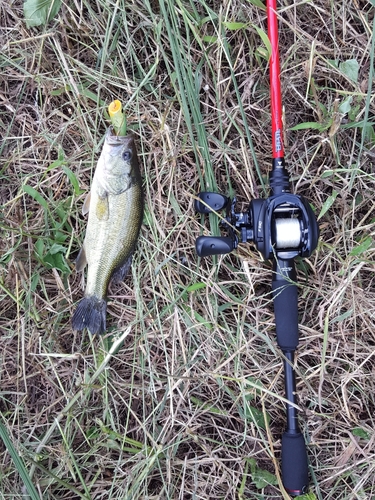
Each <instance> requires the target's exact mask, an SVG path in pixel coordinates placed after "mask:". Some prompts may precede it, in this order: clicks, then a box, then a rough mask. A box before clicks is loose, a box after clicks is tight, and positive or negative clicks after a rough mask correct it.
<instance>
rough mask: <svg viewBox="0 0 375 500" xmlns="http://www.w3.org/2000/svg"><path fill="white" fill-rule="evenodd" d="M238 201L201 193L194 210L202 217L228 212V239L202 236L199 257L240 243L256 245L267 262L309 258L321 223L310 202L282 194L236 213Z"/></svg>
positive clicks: (225, 221)
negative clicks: (276, 258)
mask: <svg viewBox="0 0 375 500" xmlns="http://www.w3.org/2000/svg"><path fill="white" fill-rule="evenodd" d="M235 206H236V199H235V198H234V199H233V201H231V200H230V199H229V198H227V197H226V196H224V195H222V194H220V193H211V192H201V193H199V195H198V199H197V200H195V210H196V211H197V212H199V213H201V214H209V213H210V212H212V211H214V212H218V211H220V210H223V209H225V208H226V209H227V215H226V217H225V218H224V219H222V221H221V226H222V227H223V229H225V231H226V233H227V236H199V237H198V238H197V240H196V251H197V254H198V255H199V256H200V257H207V256H208V255H219V254H226V253H229V252H231V251H232V250H234V249H235V248H237V245H238V243H239V242H241V243H246V242H253V243H254V244H255V246H256V248H257V249H258V250H259V252H260V253H261V254H262V255H263V257H264V258H265V259H270V258H272V257H275V256H276V257H278V258H280V259H283V260H289V259H293V258H294V257H297V256H300V257H309V256H310V255H311V253H312V252H313V251H314V249H315V248H316V245H317V243H318V237H319V229H318V224H317V222H316V218H315V214H314V212H313V211H312V209H311V207H310V205H309V203H308V202H307V201H306V200H305V199H304V198H303V197H302V196H299V195H295V194H291V193H286V192H283V193H280V194H277V195H274V196H270V197H269V198H267V199H264V200H259V199H258V200H252V201H251V202H250V205H249V209H248V211H247V212H243V213H239V212H235Z"/></svg>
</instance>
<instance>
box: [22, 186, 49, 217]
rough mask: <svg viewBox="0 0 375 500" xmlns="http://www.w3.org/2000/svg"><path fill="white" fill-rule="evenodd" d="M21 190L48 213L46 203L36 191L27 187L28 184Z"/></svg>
mask: <svg viewBox="0 0 375 500" xmlns="http://www.w3.org/2000/svg"><path fill="white" fill-rule="evenodd" d="M22 190H23V191H24V192H25V193H26V194H28V195H29V196H31V197H32V198H34V200H35V201H37V202H38V203H39V205H42V207H43V208H45V209H46V210H47V211H48V203H47V201H46V200H45V199H44V198H43V196H42V195H41V194H40V193H38V191H37V190H36V189H34V188H33V187H31V186H29V185H28V184H24V185H23V186H22Z"/></svg>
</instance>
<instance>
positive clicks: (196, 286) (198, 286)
mask: <svg viewBox="0 0 375 500" xmlns="http://www.w3.org/2000/svg"><path fill="white" fill-rule="evenodd" d="M206 286H207V285H206V283H202V282H201V281H200V282H198V283H193V284H192V285H190V286H188V287H187V288H186V291H187V292H195V291H196V290H200V289H201V288H206Z"/></svg>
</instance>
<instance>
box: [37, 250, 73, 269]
mask: <svg viewBox="0 0 375 500" xmlns="http://www.w3.org/2000/svg"><path fill="white" fill-rule="evenodd" d="M43 263H44V264H47V267H48V266H50V267H51V268H53V269H58V270H59V271H61V272H62V273H70V267H69V266H68V264H67V263H66V262H65V258H64V256H63V254H62V253H54V254H51V253H50V252H48V253H47V255H45V256H44V258H43Z"/></svg>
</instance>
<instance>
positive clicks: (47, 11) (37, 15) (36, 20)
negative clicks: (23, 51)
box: [23, 0, 62, 28]
mask: <svg viewBox="0 0 375 500" xmlns="http://www.w3.org/2000/svg"><path fill="white" fill-rule="evenodd" d="M61 4H62V0H52V1H51V0H26V2H25V3H24V4H23V15H24V18H25V22H26V26H27V27H28V28H30V27H31V26H41V25H42V24H47V23H48V22H49V21H50V20H51V19H53V18H54V17H55V16H56V14H57V13H58V12H59V10H60V7H61Z"/></svg>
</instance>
